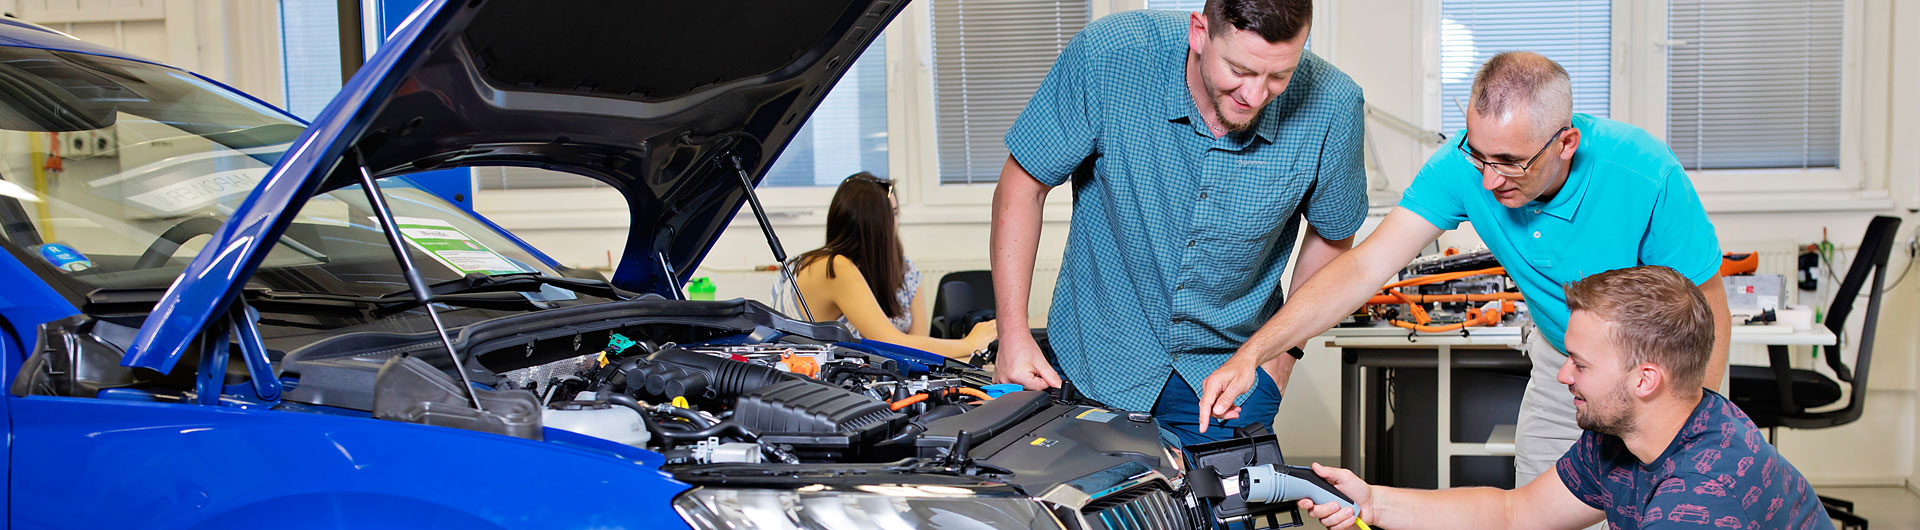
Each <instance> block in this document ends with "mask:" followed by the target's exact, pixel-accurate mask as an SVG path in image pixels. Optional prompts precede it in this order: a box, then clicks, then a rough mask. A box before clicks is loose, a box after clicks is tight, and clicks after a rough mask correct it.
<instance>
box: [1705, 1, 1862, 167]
mask: <svg viewBox="0 0 1920 530" xmlns="http://www.w3.org/2000/svg"><path fill="white" fill-rule="evenodd" d="M1842 7H1843V2H1842V0H1742V1H1739V2H1730V1H1720V0H1670V1H1669V2H1668V3H1667V38H1668V40H1669V43H1670V44H1669V46H1668V49H1667V143H1668V144H1670V145H1672V146H1673V152H1674V154H1675V155H1678V156H1679V157H1680V163H1681V164H1682V165H1684V166H1686V167H1687V168H1688V169H1753V168H1812V167H1837V166H1838V165H1839V164H1838V160H1839V154H1840V53H1841V41H1840V37H1841V33H1840V32H1841V24H1842V22H1841V15H1842V12H1841V8H1842Z"/></svg>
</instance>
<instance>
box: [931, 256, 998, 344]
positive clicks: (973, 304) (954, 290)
mask: <svg viewBox="0 0 1920 530" xmlns="http://www.w3.org/2000/svg"><path fill="white" fill-rule="evenodd" d="M992 309H993V271H982V270H973V271H957V272H950V273H947V274H946V275H945V276H941V277H940V287H939V288H938V289H937V290H935V291H934V295H933V311H932V314H931V315H929V316H930V317H931V318H932V319H933V325H932V326H931V328H932V331H933V333H934V336H936V337H940V338H948V339H957V338H960V337H959V336H956V335H957V333H958V331H959V330H955V329H952V328H951V326H953V325H955V324H958V323H959V322H958V321H959V320H960V318H961V317H962V316H964V315H966V314H967V313H969V312H973V311H977V310H992Z"/></svg>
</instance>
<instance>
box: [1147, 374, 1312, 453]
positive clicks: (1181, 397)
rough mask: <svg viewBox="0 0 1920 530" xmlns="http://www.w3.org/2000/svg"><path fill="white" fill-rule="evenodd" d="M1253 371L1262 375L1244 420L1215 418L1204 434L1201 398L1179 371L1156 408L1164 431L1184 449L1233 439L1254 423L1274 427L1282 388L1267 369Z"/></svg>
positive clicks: (1250, 396)
mask: <svg viewBox="0 0 1920 530" xmlns="http://www.w3.org/2000/svg"><path fill="white" fill-rule="evenodd" d="M1253 371H1254V373H1256V374H1259V376H1258V379H1257V380H1256V381H1254V384H1253V388H1252V389H1251V390H1249V391H1248V396H1247V400H1246V401H1245V402H1243V403H1241V404H1240V417H1238V418H1234V419H1231V420H1226V421H1221V420H1219V419H1213V420H1212V423H1210V424H1208V425H1207V432H1206V434H1201V433H1200V422H1199V421H1200V396H1197V395H1194V393H1193V387H1192V386H1189V385H1188V384H1187V381H1186V379H1184V378H1182V377H1180V374H1179V373H1178V372H1175V373H1174V374H1173V375H1172V376H1169V377H1167V384H1166V386H1165V387H1162V388H1161V389H1160V401H1159V402H1157V403H1155V404H1154V405H1153V411H1152V412H1153V417H1154V419H1157V420H1160V426H1161V427H1162V428H1163V429H1165V430H1167V431H1171V432H1172V433H1173V434H1174V436H1177V437H1179V438H1180V444H1181V445H1182V446H1186V445H1192V444H1197V443H1204V442H1214V441H1220V440H1225V439H1228V438H1232V437H1233V430H1234V429H1235V428H1238V427H1245V426H1247V425H1250V424H1255V423H1259V424H1271V423H1273V417H1274V415H1275V414H1279V413H1280V387H1279V385H1277V384H1275V383H1274V382H1273V378H1272V377H1270V376H1268V375H1267V371H1266V370H1264V369H1260V368H1255V369H1254V370H1253Z"/></svg>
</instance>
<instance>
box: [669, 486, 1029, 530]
mask: <svg viewBox="0 0 1920 530" xmlns="http://www.w3.org/2000/svg"><path fill="white" fill-rule="evenodd" d="M673 507H674V509H675V510H677V511H679V512H680V516H681V517H683V518H685V519H686V520H687V524H689V525H692V526H693V527H694V528H698V529H703V530H720V529H735V528H765V529H838V528H862V529H873V530H905V529H921V528H928V529H942V530H962V529H964V530H973V529H980V530H989V529H998V528H1039V529H1058V528H1060V525H1059V523H1058V522H1056V521H1055V520H1054V518H1053V516H1052V515H1051V514H1048V513H1047V511H1046V510H1044V509H1042V508H1041V507H1040V504H1039V503H1037V502H1034V501H1033V500H1032V499H1029V498H1026V497H1018V496H999V495H983V494H979V493H976V492H975V491H973V490H970V489H967V488H957V487H952V486H931V485H885V486H882V485H861V486H851V487H847V488H842V489H828V488H827V487H826V486H820V485H814V486H807V487H802V488H799V489H797V490H775V489H735V488H694V489H693V490H691V491H688V492H686V493H683V494H681V495H680V496H679V497H677V498H675V499H674V500H673Z"/></svg>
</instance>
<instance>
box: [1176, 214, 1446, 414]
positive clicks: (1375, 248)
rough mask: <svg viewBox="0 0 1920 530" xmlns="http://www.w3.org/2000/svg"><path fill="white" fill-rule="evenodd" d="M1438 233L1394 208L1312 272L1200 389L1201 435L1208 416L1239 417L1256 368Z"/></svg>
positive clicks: (1349, 307) (1359, 300)
mask: <svg viewBox="0 0 1920 530" xmlns="http://www.w3.org/2000/svg"><path fill="white" fill-rule="evenodd" d="M1440 233H1441V230H1440V229H1439V228H1437V227H1435V226H1433V223H1429V222H1427V220H1426V219H1425V218H1422V217H1420V215H1419V214H1416V213H1413V212H1411V211H1408V210H1406V209H1405V208H1394V209H1393V212H1392V213H1388V214H1387V218H1386V219H1385V220H1382V221H1381V222H1380V226H1379V228H1376V229H1374V231H1373V234H1371V235H1368V236H1367V239H1366V240H1365V241H1362V242H1360V245H1359V246H1356V247H1354V249H1353V250H1350V251H1347V252H1344V253H1341V254H1340V255H1339V257H1336V258H1334V259H1333V260H1332V261H1331V262H1328V263H1327V265H1326V266H1325V267H1321V268H1320V270H1319V271H1316V272H1315V273H1314V274H1313V275H1312V277H1311V278H1308V279H1307V281H1306V283H1304V284H1302V285H1301V286H1300V287H1299V289H1298V290H1296V291H1295V292H1294V294H1293V297H1291V298H1290V299H1288V300H1287V302H1286V304H1285V305H1282V306H1281V308H1280V312H1279V313H1276V314H1274V315H1273V318H1270V319H1267V323H1266V324H1265V325H1262V326H1260V331H1258V332H1255V333H1254V334H1253V337H1251V338H1249V339H1247V343H1246V344H1243V345H1241V346H1240V350H1239V351H1237V352H1234V354H1233V357H1232V358H1230V359H1228V360H1227V363H1226V364H1225V365H1222V366H1221V367H1220V369H1218V370H1215V371H1214V372H1213V375H1209V376H1207V379H1206V381H1205V382H1204V383H1202V384H1201V394H1200V414H1201V416H1202V417H1201V418H1200V420H1199V421H1200V432H1206V428H1207V423H1208V420H1207V418H1206V416H1207V415H1209V414H1211V415H1212V416H1213V417H1216V418H1222V419H1233V418H1237V417H1240V410H1239V407H1235V406H1234V405H1233V402H1234V401H1235V400H1237V399H1239V397H1240V395H1241V394H1245V393H1247V390H1248V389H1251V388H1253V382H1254V381H1255V380H1256V379H1255V378H1256V377H1257V376H1256V375H1255V374H1254V373H1253V370H1254V369H1255V368H1256V367H1259V366H1261V365H1263V364H1265V363H1267V362H1269V361H1273V360H1274V359H1277V358H1280V357H1287V354H1286V350H1287V348H1292V347H1296V346H1300V345H1302V344H1305V343H1306V341H1307V339H1308V338H1311V337H1313V336H1314V335H1318V334H1320V333H1321V332H1324V331H1326V330H1327V329H1328V328H1331V327H1333V325H1334V324H1336V323H1339V322H1340V319H1342V318H1345V317H1346V316H1347V314H1348V313H1350V312H1352V311H1353V309H1354V308H1356V307H1360V304H1363V303H1366V301H1367V299H1368V298H1370V297H1372V296H1373V293H1374V292H1375V291H1378V290H1380V286H1381V285H1383V284H1385V283H1386V281H1387V279H1388V278H1391V277H1393V274H1394V272H1396V271H1399V270H1400V269H1401V268H1403V267H1405V266H1406V265H1407V262H1410V261H1413V257H1414V256H1415V255H1418V254H1419V253H1420V249H1421V248H1422V247H1425V246H1427V243H1430V242H1432V241H1433V240H1434V238H1437V237H1440ZM1296 274H1298V272H1296ZM1296 277H1297V276H1296ZM1282 362H1284V361H1282ZM1275 383H1278V384H1285V383H1284V382H1282V381H1277V380H1276V381H1275Z"/></svg>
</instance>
